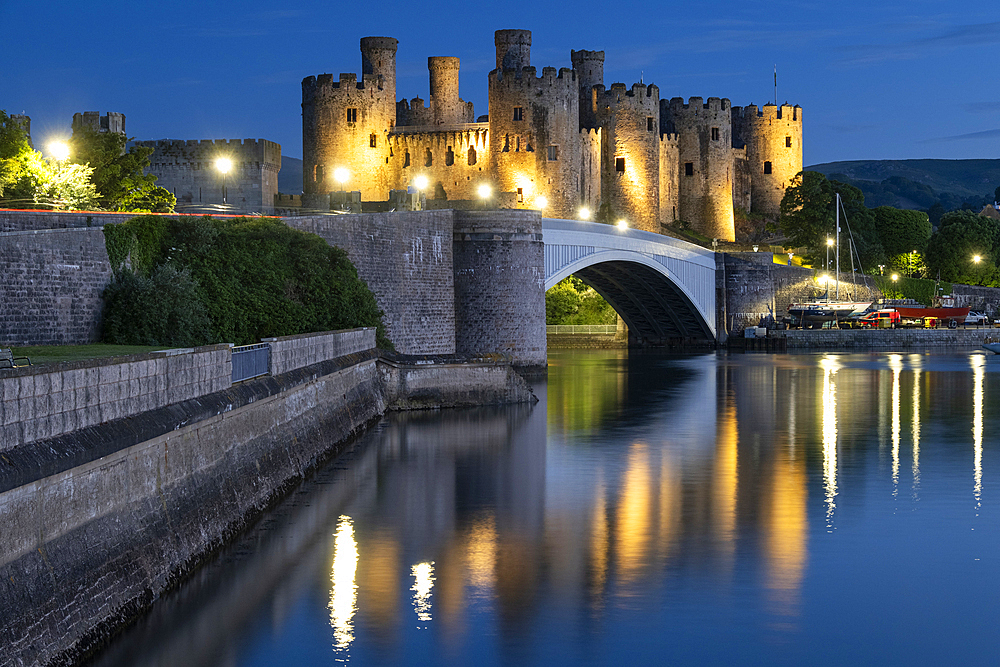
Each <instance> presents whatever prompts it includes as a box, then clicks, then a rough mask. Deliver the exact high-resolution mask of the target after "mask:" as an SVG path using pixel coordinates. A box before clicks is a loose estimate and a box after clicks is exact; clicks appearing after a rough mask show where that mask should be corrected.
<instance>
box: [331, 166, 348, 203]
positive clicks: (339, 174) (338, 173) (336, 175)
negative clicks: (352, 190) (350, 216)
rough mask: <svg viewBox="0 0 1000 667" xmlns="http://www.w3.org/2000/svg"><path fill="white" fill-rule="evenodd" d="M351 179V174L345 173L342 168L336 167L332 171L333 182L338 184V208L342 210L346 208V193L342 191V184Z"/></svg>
mask: <svg viewBox="0 0 1000 667" xmlns="http://www.w3.org/2000/svg"><path fill="white" fill-rule="evenodd" d="M350 177H351V172H349V171H347V170H346V169H344V168H343V167H337V168H336V169H334V170H333V180H335V181H337V183H340V208H341V209H344V208H346V207H347V191H346V190H344V183H346V182H347V180H348V179H349V178H350Z"/></svg>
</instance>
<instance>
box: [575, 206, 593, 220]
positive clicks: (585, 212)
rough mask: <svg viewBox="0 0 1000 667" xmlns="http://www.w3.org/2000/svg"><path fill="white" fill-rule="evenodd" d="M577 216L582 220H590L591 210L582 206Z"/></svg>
mask: <svg viewBox="0 0 1000 667" xmlns="http://www.w3.org/2000/svg"><path fill="white" fill-rule="evenodd" d="M577 215H578V216H579V218H580V219H581V220H590V209H589V208H587V207H586V206H581V207H580V210H579V211H577Z"/></svg>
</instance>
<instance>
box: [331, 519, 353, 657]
mask: <svg viewBox="0 0 1000 667" xmlns="http://www.w3.org/2000/svg"><path fill="white" fill-rule="evenodd" d="M357 569H358V544H357V542H356V541H355V540H354V523H353V521H351V517H349V516H341V517H340V518H339V519H338V521H337V532H336V533H335V534H334V542H333V571H332V573H331V575H330V581H331V582H332V583H333V587H332V588H331V590H330V604H329V608H330V625H331V626H333V639H334V642H333V646H334V648H337V649H346V648H349V647H350V645H351V642H353V641H354V614H355V612H357V609H358V606H357V601H358V587H357V586H356V585H355V584H354V575H355V573H356V572H357Z"/></svg>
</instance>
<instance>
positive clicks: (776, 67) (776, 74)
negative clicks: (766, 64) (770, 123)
mask: <svg viewBox="0 0 1000 667" xmlns="http://www.w3.org/2000/svg"><path fill="white" fill-rule="evenodd" d="M774 106H778V63H775V64H774Z"/></svg>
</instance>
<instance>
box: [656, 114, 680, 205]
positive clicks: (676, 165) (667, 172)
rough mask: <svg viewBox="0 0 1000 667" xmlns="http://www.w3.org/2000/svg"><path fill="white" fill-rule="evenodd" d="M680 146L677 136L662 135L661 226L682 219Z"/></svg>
mask: <svg viewBox="0 0 1000 667" xmlns="http://www.w3.org/2000/svg"><path fill="white" fill-rule="evenodd" d="M679 170H680V146H679V145H678V143H677V135H676V134H661V135H660V224H661V225H672V224H674V223H675V222H676V221H677V220H679V219H680V217H679V215H678V211H679V208H678V207H679V206H680V171H679Z"/></svg>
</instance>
